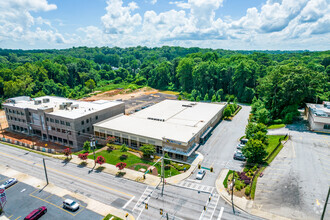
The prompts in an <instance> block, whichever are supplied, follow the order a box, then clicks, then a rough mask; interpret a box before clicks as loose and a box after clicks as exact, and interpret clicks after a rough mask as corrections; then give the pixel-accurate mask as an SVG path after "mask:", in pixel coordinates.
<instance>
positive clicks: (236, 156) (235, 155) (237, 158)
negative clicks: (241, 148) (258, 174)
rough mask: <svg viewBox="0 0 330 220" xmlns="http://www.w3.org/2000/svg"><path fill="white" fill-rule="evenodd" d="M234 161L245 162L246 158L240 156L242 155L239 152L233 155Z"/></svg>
mask: <svg viewBox="0 0 330 220" xmlns="http://www.w3.org/2000/svg"><path fill="white" fill-rule="evenodd" d="M234 160H243V161H244V160H246V158H245V157H244V155H243V154H242V153H240V152H236V153H235V154H234Z"/></svg>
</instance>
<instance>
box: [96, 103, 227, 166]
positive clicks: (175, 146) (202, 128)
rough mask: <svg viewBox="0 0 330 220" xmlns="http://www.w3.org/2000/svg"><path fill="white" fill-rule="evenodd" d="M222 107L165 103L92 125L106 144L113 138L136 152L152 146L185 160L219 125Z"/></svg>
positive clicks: (202, 104)
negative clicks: (142, 147) (147, 145)
mask: <svg viewBox="0 0 330 220" xmlns="http://www.w3.org/2000/svg"><path fill="white" fill-rule="evenodd" d="M224 107H225V105H223V104H214V103H213V104H211V103H200V102H190V101H178V100H165V101H162V102H160V103H158V104H155V105H153V106H151V107H148V108H145V109H143V110H141V111H139V112H136V113H134V114H131V115H121V116H115V117H113V118H110V119H107V120H105V121H102V122H99V123H96V124H94V132H95V136H96V137H97V138H98V139H99V141H101V142H102V140H103V141H104V142H105V139H106V138H107V136H114V137H115V139H116V142H117V143H119V144H126V145H128V146H129V147H131V148H135V149H139V148H140V147H141V146H142V145H144V144H152V145H154V146H155V147H156V150H157V153H158V154H162V151H163V150H164V152H165V153H168V155H169V156H170V157H172V158H175V159H179V160H187V159H188V157H189V156H191V155H192V153H193V152H194V151H195V150H196V149H197V148H198V146H199V145H200V144H203V143H205V141H206V139H207V138H208V137H209V136H210V135H211V131H212V128H213V127H214V126H215V125H216V124H217V123H218V122H219V120H220V119H221V117H222V112H223V109H224Z"/></svg>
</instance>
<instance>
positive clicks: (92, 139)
mask: <svg viewBox="0 0 330 220" xmlns="http://www.w3.org/2000/svg"><path fill="white" fill-rule="evenodd" d="M90 145H91V148H92V149H93V155H94V165H96V162H95V139H94V137H93V136H92V137H91V143H90Z"/></svg>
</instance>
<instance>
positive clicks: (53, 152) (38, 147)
mask: <svg viewBox="0 0 330 220" xmlns="http://www.w3.org/2000/svg"><path fill="white" fill-rule="evenodd" d="M1 140H2V141H3V142H7V143H10V144H16V145H19V146H23V147H28V148H30V149H33V150H37V151H41V152H45V153H51V154H56V150H55V149H50V148H46V147H40V146H36V145H32V144H27V143H23V142H20V141H17V140H12V139H10V138H2V139H1Z"/></svg>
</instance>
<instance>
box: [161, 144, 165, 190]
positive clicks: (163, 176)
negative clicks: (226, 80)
mask: <svg viewBox="0 0 330 220" xmlns="http://www.w3.org/2000/svg"><path fill="white" fill-rule="evenodd" d="M161 168H162V175H161V176H162V181H163V187H162V196H163V195H164V186H165V172H164V171H165V169H164V148H163V149H162V167H161Z"/></svg>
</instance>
